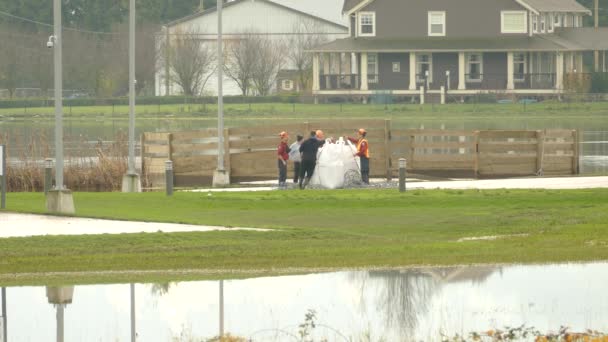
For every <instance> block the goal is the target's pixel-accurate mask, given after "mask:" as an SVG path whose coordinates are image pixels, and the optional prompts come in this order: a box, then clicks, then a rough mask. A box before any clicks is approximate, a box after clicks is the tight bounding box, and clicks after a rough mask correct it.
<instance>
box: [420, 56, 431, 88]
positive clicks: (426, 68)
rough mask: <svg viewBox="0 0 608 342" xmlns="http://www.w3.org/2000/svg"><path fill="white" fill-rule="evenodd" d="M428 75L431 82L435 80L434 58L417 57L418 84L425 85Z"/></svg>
mask: <svg viewBox="0 0 608 342" xmlns="http://www.w3.org/2000/svg"><path fill="white" fill-rule="evenodd" d="M427 73H428V79H429V82H431V81H432V79H433V58H432V56H431V55H430V54H420V55H416V75H417V77H416V78H417V80H418V83H423V82H424V80H425V79H426V76H427Z"/></svg>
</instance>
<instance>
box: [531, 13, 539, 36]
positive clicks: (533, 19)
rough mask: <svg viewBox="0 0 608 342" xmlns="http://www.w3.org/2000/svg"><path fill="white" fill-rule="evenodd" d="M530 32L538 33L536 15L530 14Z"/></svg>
mask: <svg viewBox="0 0 608 342" xmlns="http://www.w3.org/2000/svg"><path fill="white" fill-rule="evenodd" d="M532 32H534V33H538V16H537V15H536V14H532Z"/></svg>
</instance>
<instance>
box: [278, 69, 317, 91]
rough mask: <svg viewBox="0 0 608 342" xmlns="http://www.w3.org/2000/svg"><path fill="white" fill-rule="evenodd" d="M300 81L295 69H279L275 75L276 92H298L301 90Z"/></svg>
mask: <svg viewBox="0 0 608 342" xmlns="http://www.w3.org/2000/svg"><path fill="white" fill-rule="evenodd" d="M300 83H301V82H300V78H299V73H298V71H297V70H280V71H279V74H278V75H277V86H276V87H277V94H279V95H290V94H294V93H299V92H301V91H302V89H301V87H300ZM309 86H310V84H309ZM309 89H310V88H309Z"/></svg>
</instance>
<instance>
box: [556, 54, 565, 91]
mask: <svg viewBox="0 0 608 342" xmlns="http://www.w3.org/2000/svg"><path fill="white" fill-rule="evenodd" d="M555 89H557V90H561V89H564V53H563V52H558V53H557V55H556V56H555Z"/></svg>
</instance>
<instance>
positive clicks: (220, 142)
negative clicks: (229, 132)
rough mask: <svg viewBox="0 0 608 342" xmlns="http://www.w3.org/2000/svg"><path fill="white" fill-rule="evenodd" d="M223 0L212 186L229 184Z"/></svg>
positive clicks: (219, 16) (219, 3) (219, 11)
mask: <svg viewBox="0 0 608 342" xmlns="http://www.w3.org/2000/svg"><path fill="white" fill-rule="evenodd" d="M222 2H223V0H218V1H217V169H216V170H215V172H214V173H213V186H214V187H223V186H227V185H230V171H229V170H226V168H225V165H224V153H225V151H224V97H223V96H224V89H223V78H224V52H223V45H222V44H223V43H222V7H223V3H222Z"/></svg>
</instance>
